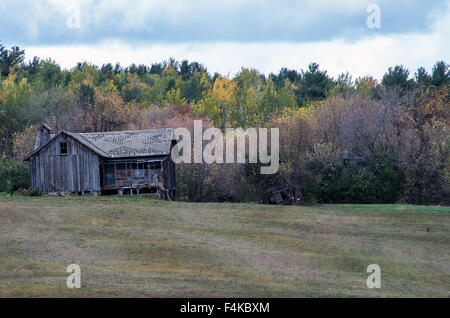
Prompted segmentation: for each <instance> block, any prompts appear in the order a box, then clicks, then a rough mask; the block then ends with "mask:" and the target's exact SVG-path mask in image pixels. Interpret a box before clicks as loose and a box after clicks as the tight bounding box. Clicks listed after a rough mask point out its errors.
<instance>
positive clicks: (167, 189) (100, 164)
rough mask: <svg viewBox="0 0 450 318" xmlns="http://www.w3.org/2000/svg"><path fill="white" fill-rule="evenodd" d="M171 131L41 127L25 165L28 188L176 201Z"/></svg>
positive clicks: (41, 190) (43, 191)
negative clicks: (151, 196)
mask: <svg viewBox="0 0 450 318" xmlns="http://www.w3.org/2000/svg"><path fill="white" fill-rule="evenodd" d="M175 143H176V141H175V140H174V139H173V129H172V128H166V129H156V130H133V131H113V132H96V133H74V132H69V131H65V130H62V131H60V132H58V133H56V134H52V132H51V129H50V128H49V127H48V126H47V125H42V127H41V129H40V131H39V134H38V135H37V137H36V143H35V149H34V151H33V152H31V153H30V154H29V155H28V156H26V157H25V161H29V164H30V184H31V188H36V189H38V190H39V192H41V193H52V192H56V193H58V192H59V193H61V192H65V193H67V192H70V193H72V194H79V195H87V194H91V195H105V194H119V195H134V194H147V193H154V194H156V195H159V196H160V197H161V198H163V199H166V200H175V198H176V180H175V164H174V163H173V161H172V159H171V155H170V154H171V151H172V147H173V146H175Z"/></svg>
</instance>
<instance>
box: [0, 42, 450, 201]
mask: <svg viewBox="0 0 450 318" xmlns="http://www.w3.org/2000/svg"><path fill="white" fill-rule="evenodd" d="M24 53H25V52H24V50H21V49H20V48H18V47H12V48H10V49H7V48H5V47H4V46H3V45H1V44H0V72H1V77H0V153H1V157H2V159H1V162H0V165H1V168H0V179H1V180H0V191H6V190H8V191H10V190H11V191H14V190H17V189H19V188H26V187H27V181H26V174H24V172H23V171H22V170H26V169H25V168H24V167H23V165H24V164H23V163H21V162H20V161H21V159H22V158H23V156H24V155H25V154H26V153H27V152H29V151H31V149H32V148H33V145H34V138H35V135H36V131H37V127H38V125H39V124H41V123H42V122H45V123H47V124H48V125H49V126H50V127H52V128H53V129H54V130H55V131H58V130H60V129H66V130H70V131H76V132H91V131H108V130H123V129H151V128H160V127H178V126H186V125H190V124H189V123H190V122H192V120H193V119H203V120H204V122H206V123H207V125H211V126H215V127H219V128H221V129H225V128H227V127H233V128H236V127H242V128H244V129H245V128H248V127H280V138H281V139H280V147H281V152H280V158H281V162H280V171H279V173H278V174H277V175H274V176H261V175H259V174H257V173H256V171H259V169H258V167H256V166H255V165H249V164H236V165H226V167H225V168H224V167H221V169H219V168H217V167H215V166H214V165H212V166H206V165H202V164H192V165H180V166H179V167H178V174H179V176H178V180H179V188H180V189H181V190H179V192H180V193H181V196H182V197H183V198H184V199H186V200H193V201H202V200H212V201H220V200H235V201H244V200H245V201H255V200H257V199H258V196H259V195H260V194H261V193H262V192H263V191H264V190H265V189H267V187H269V186H271V185H275V184H285V183H290V184H295V185H296V186H298V187H301V188H302V190H303V192H304V193H305V198H306V199H307V200H310V201H314V202H364V203H377V202H397V201H405V202H411V203H424V204H428V203H430V204H431V203H433V204H448V200H449V199H448V198H449V197H450V195H449V194H450V192H449V159H448V151H449V143H448V141H449V140H448V138H449V137H448V136H449V133H448V116H449V104H450V103H449V96H450V89H449V87H450V72H449V65H448V64H446V62H444V61H438V62H436V63H435V65H434V67H433V69H432V70H431V72H430V73H428V72H427V71H426V70H425V69H424V68H422V67H421V68H419V69H418V70H416V72H415V73H414V74H410V71H409V70H408V69H407V68H405V67H403V66H401V65H397V66H394V67H390V68H389V69H388V70H387V71H386V73H385V74H384V76H383V78H382V79H381V81H378V80H377V79H375V78H373V77H371V76H366V77H360V78H356V79H353V78H352V76H351V75H350V74H349V73H345V74H341V75H339V76H338V77H336V78H333V77H332V76H330V75H329V74H328V73H327V71H326V70H322V69H320V67H319V65H318V64H316V63H311V64H310V65H309V66H308V68H307V69H305V70H290V69H287V68H282V69H281V70H280V71H279V72H278V73H277V74H269V75H267V76H266V75H265V74H262V73H260V72H259V71H258V70H255V69H249V68H242V69H241V70H240V71H239V72H238V73H237V74H236V75H234V76H232V77H230V76H225V75H222V74H218V73H213V74H212V73H210V72H208V70H207V68H206V67H205V66H204V65H202V64H200V63H198V62H189V61H187V60H183V61H181V62H179V61H176V60H174V59H169V60H167V61H164V62H161V63H153V64H151V65H150V66H148V65H142V64H141V65H135V64H132V65H130V66H127V67H123V66H121V65H120V64H115V65H113V64H104V65H102V66H96V65H93V64H89V63H81V62H80V63H78V64H77V65H75V66H74V67H73V68H71V69H61V67H60V66H59V65H58V64H57V63H56V62H54V61H52V60H50V59H44V60H42V59H40V58H38V57H34V58H33V59H32V60H30V61H28V62H25V61H24ZM344 151H348V152H351V153H354V154H357V155H358V156H360V157H361V158H363V159H364V164H361V165H353V164H351V163H350V164H348V163H344V162H343V161H342V153H343V152H344ZM19 172H20V173H19ZM19 176H21V177H19Z"/></svg>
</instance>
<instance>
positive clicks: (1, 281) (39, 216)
mask: <svg viewBox="0 0 450 318" xmlns="http://www.w3.org/2000/svg"><path fill="white" fill-rule="evenodd" d="M0 226H1V227H0V246H1V248H0V296H1V297H23V296H32V297H57V296H59V297H86V296H99V297H117V296H123V297H152V296H153V297H228V296H233V297H317V296H325V297H328V296H337V297H348V296H363V297H409V296H412V297H420V296H431V297H439V296H441V297H442V296H443V297H448V296H449V290H450V283H449V281H450V280H449V274H450V257H449V253H448V251H449V250H450V208H445V207H411V206H401V205H389V206H383V205H373V206H370V205H369V206H365V205H360V206H354V205H324V206H313V207H283V206H282V207H273V206H263V205H253V204H214V203H211V204H192V203H181V202H172V203H169V202H163V201H155V200H149V199H144V198H132V197H124V198H120V197H98V198H94V197H92V198H88V197H85V198H80V197H73V198H70V197H69V198H62V197H61V198H27V197H20V196H17V197H11V198H7V197H6V196H2V195H0ZM71 263H76V264H79V265H80V266H81V271H82V279H81V281H82V288H81V289H76V290H70V289H68V288H67V287H66V286H65V281H66V278H67V275H68V274H66V272H65V269H66V266H67V265H69V264H71ZM373 263H375V264H379V265H380V266H381V270H382V288H381V289H379V290H371V289H368V288H367V286H366V279H367V276H368V274H367V273H366V268H367V265H369V264H373Z"/></svg>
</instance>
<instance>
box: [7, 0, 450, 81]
mask: <svg viewBox="0 0 450 318" xmlns="http://www.w3.org/2000/svg"><path fill="white" fill-rule="evenodd" d="M0 12H1V16H2V17H3V18H2V19H0V41H1V43H2V44H3V45H5V46H6V47H11V46H16V45H17V46H19V47H20V48H21V49H25V52H26V60H30V59H32V58H33V56H38V57H40V58H51V59H52V60H54V61H56V62H57V63H58V64H59V65H61V66H62V67H63V68H71V67H73V66H75V65H76V63H77V62H83V61H87V62H91V63H94V64H97V65H100V66H101V65H102V64H104V63H114V64H115V63H116V62H119V63H120V64H121V65H122V66H128V65H130V64H131V63H135V64H146V65H151V64H152V63H155V62H161V61H163V60H167V59H169V58H170V57H173V58H175V59H177V60H183V59H188V60H189V61H198V62H200V63H202V64H203V65H205V66H206V67H207V68H208V71H209V72H210V73H214V72H219V73H221V74H223V75H227V74H229V75H234V74H235V73H237V72H238V71H239V70H240V69H241V67H248V68H256V69H257V70H259V71H261V72H262V73H265V74H269V73H271V72H274V73H278V71H279V70H280V69H281V68H282V67H287V68H290V69H296V70H301V69H306V68H307V67H308V65H309V64H310V63H311V62H316V63H319V64H320V66H321V68H322V69H326V70H327V71H328V72H329V73H330V74H331V75H332V76H338V75H339V74H340V73H344V72H347V71H348V72H349V73H350V74H351V75H352V76H353V77H354V78H356V77H359V76H366V75H372V76H375V77H376V78H378V79H380V78H381V77H382V76H383V74H384V73H385V72H386V70H387V68H388V67H389V66H394V65H398V64H402V65H404V66H405V67H407V68H409V69H410V71H411V74H414V72H415V71H416V70H417V68H418V67H420V66H424V67H425V68H426V69H427V70H428V71H431V68H432V66H433V64H434V63H435V62H436V61H438V60H444V61H446V62H447V63H449V62H450V61H449V60H450V44H449V43H450V0H433V1H425V0H378V1H375V0H368V1H366V0H334V1H332V0H295V1H294V0H273V1H272V0H221V1H211V0H189V1H187V0H184V1H183V0H146V1H144V0H136V1H117V0H78V1H75V0H47V1H43V0H21V1H17V0H0ZM5 17H6V18H5Z"/></svg>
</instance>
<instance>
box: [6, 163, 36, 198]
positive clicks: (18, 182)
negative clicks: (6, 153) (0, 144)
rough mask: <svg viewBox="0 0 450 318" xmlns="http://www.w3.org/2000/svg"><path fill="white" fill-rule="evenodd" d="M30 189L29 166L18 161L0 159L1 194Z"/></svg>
mask: <svg viewBox="0 0 450 318" xmlns="http://www.w3.org/2000/svg"><path fill="white" fill-rule="evenodd" d="M28 187H29V169H28V165H27V164H26V163H24V162H22V161H19V160H16V159H0V192H8V193H11V194H12V193H13V192H14V191H16V190H18V189H21V188H28Z"/></svg>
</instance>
